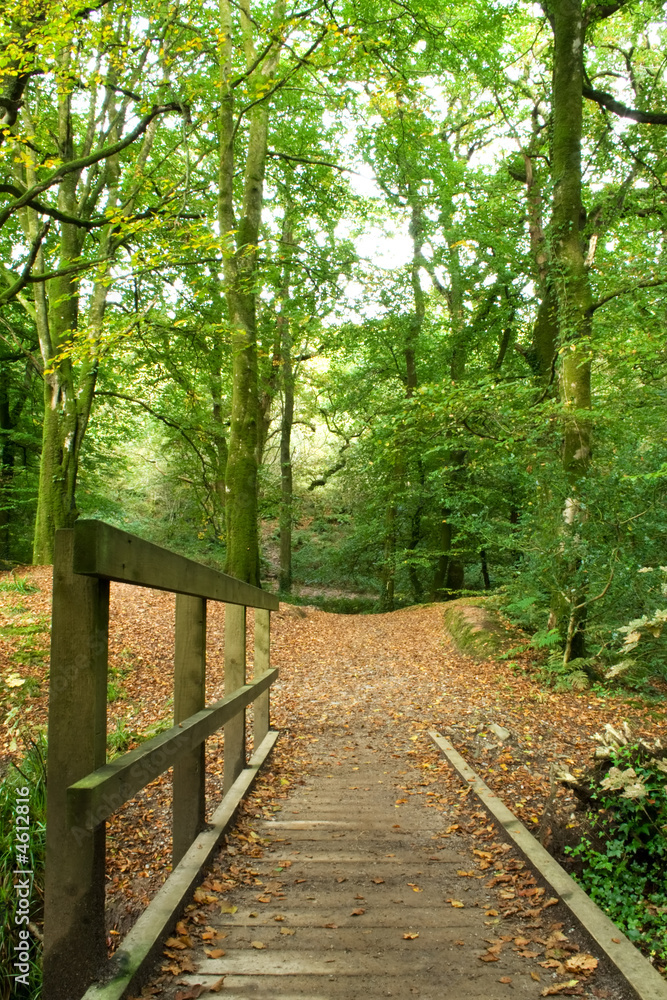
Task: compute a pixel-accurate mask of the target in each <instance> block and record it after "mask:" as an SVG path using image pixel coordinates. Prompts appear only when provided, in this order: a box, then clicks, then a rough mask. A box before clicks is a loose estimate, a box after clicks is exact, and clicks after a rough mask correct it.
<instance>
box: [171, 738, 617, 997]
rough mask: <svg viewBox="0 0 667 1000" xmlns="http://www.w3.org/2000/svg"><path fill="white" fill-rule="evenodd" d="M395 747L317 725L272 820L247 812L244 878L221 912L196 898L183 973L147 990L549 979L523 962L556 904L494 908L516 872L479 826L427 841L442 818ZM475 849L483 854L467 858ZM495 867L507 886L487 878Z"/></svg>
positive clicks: (308, 991)
mask: <svg viewBox="0 0 667 1000" xmlns="http://www.w3.org/2000/svg"><path fill="white" fill-rule="evenodd" d="M411 746H414V744H410V743H409V742H407V741H406V742H405V743H404V745H403V746H402V747H398V748H397V746H396V745H395V743H394V742H393V741H389V740H388V739H387V736H385V734H384V733H382V734H379V733H378V732H377V730H375V731H373V732H372V733H371V731H370V730H369V731H364V730H360V729H357V731H356V734H355V735H354V736H353V735H352V734H351V733H349V732H345V731H343V732H340V734H339V735H337V734H336V733H335V732H333V731H331V730H330V731H329V733H328V735H326V736H323V737H322V739H321V740H320V742H319V745H318V750H319V754H320V756H319V760H318V761H314V762H313V766H312V770H311V771H310V773H308V774H306V775H304V776H303V777H304V784H303V785H300V786H297V787H296V788H295V789H294V791H293V792H292V793H291V794H290V797H289V798H288V799H287V800H283V801H284V802H285V805H284V807H283V809H282V811H280V812H278V813H276V818H275V819H274V820H266V819H264V820H256V821H255V824H256V826H255V829H256V830H257V833H258V834H259V835H260V836H261V837H262V838H266V841H267V843H266V845H265V850H264V856H263V858H261V859H258V860H257V861H256V862H255V863H254V866H253V870H254V872H255V873H256V880H257V884H256V885H255V886H253V887H247V888H245V889H236V890H234V891H233V892H231V893H228V894H225V895H224V897H223V898H224V903H223V905H225V906H227V905H229V904H233V905H235V906H237V907H238V909H237V911H236V912H235V913H233V914H222V913H220V906H219V905H212V906H211V907H210V913H209V914H207V916H206V921H207V922H208V926H209V927H215V928H216V930H217V932H218V935H219V936H218V937H217V938H215V939H211V938H210V937H208V938H207V940H205V941H199V942H195V948H194V951H189V952H188V953H189V955H190V956H191V958H192V961H193V967H194V971H191V972H189V973H186V974H181V975H177V976H174V977H173V979H172V980H171V983H170V984H169V986H168V987H167V988H166V990H165V992H164V993H163V994H161V995H163V996H166V997H168V998H169V1000H175V998H176V996H177V994H178V993H179V992H180V993H181V994H182V995H185V996H195V995H196V991H194V992H190V991H191V989H192V987H193V986H194V985H195V984H201V985H202V986H205V987H206V988H207V989H210V988H211V986H214V985H215V984H217V983H219V981H220V979H221V977H224V986H223V987H222V991H221V995H224V996H225V997H226V998H227V1000H274V998H285V1000H297V998H299V1000H337V998H339V997H340V998H345V1000H361V998H362V997H363V998H364V1000H376V998H380V997H389V996H394V997H398V996H400V997H410V996H416V997H419V998H420V1000H443V998H446V997H456V998H461V1000H465V998H468V997H470V998H475V1000H496V998H498V1000H500V998H505V997H507V996H508V995H509V994H510V993H511V992H512V991H513V990H514V991H518V992H519V993H520V995H521V996H522V997H526V998H533V997H534V998H537V997H539V996H541V995H542V991H543V990H544V989H545V987H546V986H549V985H551V984H552V983H554V982H555V979H554V977H553V973H552V971H551V970H550V969H545V968H544V967H543V966H540V965H539V962H540V961H544V959H545V947H546V946H548V943H549V942H548V939H549V937H550V935H553V934H556V935H558V934H559V933H560V928H561V927H562V926H563V925H562V923H559V920H560V921H562V920H563V917H562V915H561V914H560V913H559V912H558V911H559V910H560V907H556V906H553V907H552V906H549V907H548V908H544V909H542V911H541V912H538V911H539V902H540V901H541V902H542V903H544V901H545V899H546V897H545V896H544V895H540V894H539V890H538V895H537V896H535V897H533V898H534V899H535V900H536V902H535V903H534V904H533V905H534V906H535V907H537V909H534V910H533V915H532V917H531V916H526V915H525V914H524V916H523V919H522V920H521V922H519V921H518V918H514V919H512V918H511V917H510V918H509V919H507V918H506V919H501V917H500V916H499V915H498V911H499V909H500V907H501V906H503V905H504V906H507V905H508V904H507V902H505V903H503V902H501V901H500V900H499V896H498V891H499V889H500V890H501V891H502V890H507V889H508V888H510V889H512V890H514V889H517V888H521V886H523V889H524V891H525V889H526V888H529V887H530V886H531V884H532V886H535V881H534V878H533V876H532V874H531V873H530V872H529V870H528V869H527V868H525V866H524V865H523V864H522V863H521V862H520V861H517V860H512V857H513V856H512V854H511V852H509V851H508V850H507V848H506V846H505V845H503V844H502V843H501V842H500V841H499V840H497V839H496V835H495V832H490V833H489V835H488V837H489V839H488V840H487V841H481V842H480V841H479V840H473V839H472V838H469V837H462V836H460V835H459V834H457V833H454V834H453V835H451V836H443V833H444V831H446V829H447V826H448V824H451V823H452V816H451V815H449V816H448V815H447V812H446V811H445V812H442V811H440V810H439V809H437V808H427V803H431V804H432V803H433V802H434V799H433V789H434V788H436V787H437V785H429V786H428V787H426V783H425V782H423V778H424V772H423V771H420V770H419V769H418V768H417V767H416V766H414V765H413V764H412V763H411V762H410V757H409V756H407V753H406V751H407V750H408V748H409V747H411ZM420 782H422V783H423V785H424V787H420V784H419V783H420ZM406 787H408V788H410V789H411V792H412V794H409V793H407V792H405V791H402V789H404V788H406ZM428 791H431V793H432V794H431V797H429V796H428ZM397 800H401V801H398V802H397ZM482 822H483V821H482ZM480 847H481V848H483V849H485V850H486V852H487V853H488V856H489V857H492V856H493V857H494V859H498V863H496V862H495V861H494V863H493V865H492V866H491V867H487V869H486V870H483V869H481V868H480V865H484V864H485V862H484V861H481V862H480V857H479V855H475V854H473V850H474V849H479V848H480ZM498 866H500V867H504V868H505V869H506V870H508V871H510V872H514V875H513V876H512V882H513V883H515V882H516V876H517V873H518V877H519V879H520V880H523V881H520V882H519V886H517V885H516V884H514V885H510V886H508V885H507V884H504V885H503V883H501V884H500V885H499V886H496V887H488V886H487V884H486V883H487V882H488V881H489V875H492V876H493V874H494V869H495V868H496V867H498ZM507 881H508V882H509V881H510V880H509V879H508V880H507ZM533 891H535V890H533ZM529 899H530V897H527V898H526V899H525V903H526V904H527V905H528V906H530V905H531V904H530V902H529ZM453 904H454V905H453ZM461 904H462V905H461ZM208 933H209V934H210V931H209V932H208ZM515 938H516V939H518V941H519V943H518V944H517V943H515V940H514V939H515ZM533 939H535V940H533ZM527 940H528V941H529V942H531V943H528V944H527V943H526V942H527ZM552 943H553V942H552ZM575 947H576V946H575ZM489 948H491V949H492V950H491V951H488V949H489ZM206 950H208V951H214V954H215V951H216V950H217V951H220V950H224V954H223V955H218V957H210V956H208V955H207V954H206ZM521 952H523V953H524V954H521ZM480 956H485V958H486V960H481V959H480ZM170 978H171V977H170ZM559 981H561V982H562V978H559ZM161 985H163V984H161ZM163 989H164V985H163ZM206 995H210V994H208V993H207V994H206ZM606 995H607V996H612V994H611V993H607V994H606Z"/></svg>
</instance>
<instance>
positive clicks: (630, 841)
mask: <svg viewBox="0 0 667 1000" xmlns="http://www.w3.org/2000/svg"><path fill="white" fill-rule="evenodd" d="M663 753H664V756H660V753H659V751H658V753H656V752H655V750H654V749H652V748H651V749H648V748H647V747H646V745H645V744H642V743H629V744H627V745H625V746H617V747H612V748H611V749H610V750H609V755H608V763H609V765H610V766H609V769H608V770H607V771H606V777H604V778H602V779H601V780H600V777H599V776H598V777H595V776H591V777H589V779H588V781H587V784H588V788H589V790H590V793H591V797H590V803H589V808H588V810H587V821H588V832H587V834H586V835H584V836H583V837H582V839H581V841H580V842H579V844H578V845H577V846H576V847H573V848H566V853H568V854H569V855H570V856H571V857H572V858H574V859H577V860H578V862H579V864H580V872H579V874H578V875H577V876H576V877H577V878H578V880H579V881H580V882H581V884H582V885H583V887H584V889H585V890H586V892H587V893H588V894H589V895H590V896H591V898H592V899H593V900H594V901H595V902H596V903H597V904H598V906H600V907H601V908H602V909H603V910H604V911H605V913H607V914H608V915H609V916H610V917H611V919H612V920H613V921H614V923H616V924H617V925H618V926H619V927H620V928H621V929H622V930H623V931H624V933H625V934H627V936H628V938H629V939H630V940H631V941H633V942H634V943H635V944H636V945H637V946H638V947H640V948H641V950H642V951H643V952H645V954H647V955H648V957H649V958H650V960H651V961H652V962H654V964H655V965H656V966H657V967H658V968H659V969H660V970H661V971H662V972H665V971H667V882H666V880H665V868H666V865H667V784H666V782H667V751H664V752H663Z"/></svg>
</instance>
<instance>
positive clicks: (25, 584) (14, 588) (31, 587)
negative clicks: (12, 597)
mask: <svg viewBox="0 0 667 1000" xmlns="http://www.w3.org/2000/svg"><path fill="white" fill-rule="evenodd" d="M0 591H2V592H3V593H5V594H37V593H38V592H39V587H37V586H35V584H34V583H31V582H30V581H29V580H28V578H27V577H26V576H16V574H14V573H12V575H11V576H7V577H6V578H5V579H3V580H0Z"/></svg>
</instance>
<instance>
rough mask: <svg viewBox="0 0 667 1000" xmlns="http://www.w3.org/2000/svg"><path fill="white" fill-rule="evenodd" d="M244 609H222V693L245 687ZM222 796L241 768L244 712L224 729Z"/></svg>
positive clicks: (243, 763)
mask: <svg viewBox="0 0 667 1000" xmlns="http://www.w3.org/2000/svg"><path fill="white" fill-rule="evenodd" d="M245 639H246V610H245V608H243V607H238V606H233V605H230V604H228V605H227V607H226V608H225V694H232V692H234V691H236V690H237V688H241V687H243V685H244V684H245ZM224 754H225V756H224V771H223V778H222V790H223V793H224V792H227V791H228V790H229V789H230V788H231V787H232V785H233V784H234V782H235V781H236V779H237V778H238V776H239V774H240V773H241V771H242V770H243V768H244V767H245V712H243V713H239V714H238V715H236V716H235V717H234V718H233V719H231V720H230V721H229V722H228V723H227V725H226V726H225V750H224Z"/></svg>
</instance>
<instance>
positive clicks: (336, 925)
mask: <svg viewBox="0 0 667 1000" xmlns="http://www.w3.org/2000/svg"><path fill="white" fill-rule="evenodd" d="M322 926H323V927H327V928H328V929H329V930H332V931H337V930H338V924H322Z"/></svg>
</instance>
